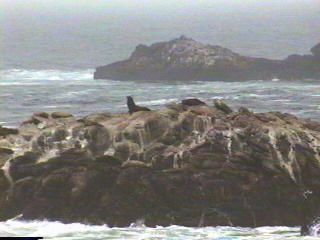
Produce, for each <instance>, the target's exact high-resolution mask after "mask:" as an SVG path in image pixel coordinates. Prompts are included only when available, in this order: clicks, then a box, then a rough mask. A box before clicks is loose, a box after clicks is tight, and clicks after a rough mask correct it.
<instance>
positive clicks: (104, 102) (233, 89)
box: [0, 69, 320, 126]
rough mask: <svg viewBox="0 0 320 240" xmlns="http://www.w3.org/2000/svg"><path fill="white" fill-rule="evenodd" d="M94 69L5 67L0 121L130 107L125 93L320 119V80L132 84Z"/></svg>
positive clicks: (150, 100) (147, 100)
mask: <svg viewBox="0 0 320 240" xmlns="http://www.w3.org/2000/svg"><path fill="white" fill-rule="evenodd" d="M92 73H93V70H82V71H80V70H79V71H69V72H67V71H58V70H42V71H35V70H33V71H30V70H29V71H27V70H17V69H12V70H4V71H1V72H0V74H1V78H0V79H1V80H0V124H3V125H6V126H17V125H19V123H20V122H21V121H23V120H26V119H27V118H28V117H30V115H31V114H32V113H33V112H37V111H46V112H54V111H66V112H70V113H72V114H74V115H75V116H77V117H82V116H85V115H88V114H91V113H100V112H124V111H127V107H126V96H128V95H132V96H134V98H135V100H136V102H137V103H138V104H140V105H146V106H149V107H150V108H152V109H159V108H163V107H164V105H165V103H168V102H179V101H181V100H182V99H185V98H191V97H196V98H199V99H201V100H203V101H205V102H207V103H208V104H212V99H214V98H221V99H224V100H225V101H226V102H227V103H228V104H230V106H231V107H232V108H234V109H235V110H237V108H238V107H240V106H245V107H247V108H249V109H251V110H253V111H255V112H267V111H281V112H288V113H293V114H295V115H297V116H298V117H303V118H310V119H314V120H320V114H319V112H320V84H319V81H295V82H291V81H259V80H257V81H248V82H202V81H198V82H189V83H187V84H186V83H183V82H174V83H170V82H153V83H148V82H132V81H112V80H93V79H92Z"/></svg>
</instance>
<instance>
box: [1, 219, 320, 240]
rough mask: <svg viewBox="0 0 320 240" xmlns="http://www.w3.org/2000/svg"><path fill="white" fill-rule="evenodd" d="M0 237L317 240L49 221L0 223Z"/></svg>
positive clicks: (233, 230) (293, 234)
mask: <svg viewBox="0 0 320 240" xmlns="http://www.w3.org/2000/svg"><path fill="white" fill-rule="evenodd" d="M0 235H1V236H6V237H19V236H25V237H44V239H52V240H58V239H59V240H67V239H68V240H76V239H77V240H87V239H96V240H99V239H133V240H135V239H137V240H138V239H139V240H147V239H157V240H213V239H215V240H222V239H223V240H236V239H237V240H240V239H247V240H258V239H259V240H269V239H274V240H280V239H281V240H283V239H288V238H290V239H292V240H298V239H303V238H305V239H310V240H311V239H317V237H300V229H299V228H298V227H295V228H293V227H260V228H241V227H194V228H192V227H183V226H176V225H172V226H169V227H162V226H157V227H155V228H149V227H146V226H144V225H143V224H138V225H137V224H132V225H131V226H130V227H126V228H109V227H108V226H107V225H102V226H97V225H85V224H81V223H71V224H63V223H61V222H49V221H20V220H16V219H15V220H8V221H5V222H0Z"/></svg>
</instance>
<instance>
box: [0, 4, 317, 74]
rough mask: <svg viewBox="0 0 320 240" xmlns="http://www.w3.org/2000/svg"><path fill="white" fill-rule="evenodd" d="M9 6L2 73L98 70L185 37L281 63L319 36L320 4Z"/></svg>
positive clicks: (4, 15)
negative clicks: (138, 49)
mask: <svg viewBox="0 0 320 240" xmlns="http://www.w3.org/2000/svg"><path fill="white" fill-rule="evenodd" d="M2 1H4V4H3V5H0V10H1V8H2V9H3V12H2V16H1V19H0V21H1V22H0V23H1V24H0V28H1V32H2V34H1V35H0V42H1V45H2V46H1V58H0V61H1V62H0V68H2V69H12V68H17V69H65V70H73V69H89V68H95V67H97V66H100V65H104V64H107V63H111V62H114V61H118V60H122V59H125V58H127V57H128V56H129V55H130V53H131V52H132V50H133V49H134V47H135V46H136V45H138V44H140V43H143V44H151V43H154V42H158V41H167V40H171V39H173V38H176V37H179V36H180V35H181V34H185V35H187V36H188V37H191V38H194V39H195V40H198V41H200V42H203V43H208V44H209V43H210V44H213V45H221V46H224V47H228V48H230V49H232V50H233V51H235V52H239V53H240V54H244V55H249V56H256V57H267V58H273V59H282V58H285V57H286V56H287V55H289V54H293V53H297V54H307V53H309V50H310V48H311V47H312V46H314V45H315V44H316V43H317V42H318V41H319V36H320V30H319V27H318V23H319V22H320V3H319V1H318V0H307V1H294V0H286V1H281V2H279V1H270V0H269V1H263V2H262V3H261V2H260V1H253V0H251V1H250V0H244V1H237V0H231V1H210V0H203V1H200V0H199V1H188V0H185V1H183V0H173V1H169V2H164V1H159V0H156V1H146V0H144V1H142V0H136V1H116V0H113V1H102V0H101V1H97V3H92V2H91V1H80V2H79V3H75V1H45V3H46V4H44V1H40V0H32V1H9V0H2ZM95 2H96V1H95ZM226 2H227V3H226Z"/></svg>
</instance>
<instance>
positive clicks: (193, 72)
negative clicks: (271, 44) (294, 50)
mask: <svg viewBox="0 0 320 240" xmlns="http://www.w3.org/2000/svg"><path fill="white" fill-rule="evenodd" d="M319 46H320V45H319V44H318V45H316V46H315V47H313V48H312V49H311V52H312V54H310V55H303V56H302V55H297V54H295V55H291V56H289V57H288V58H287V59H285V60H269V59H265V58H253V57H246V56H242V55H239V54H237V53H234V52H232V51H231V50H229V49H227V48H223V47H220V46H211V45H204V44H202V43H199V42H196V41H195V40H193V39H191V38H187V37H185V36H181V37H180V38H177V39H174V40H171V41H169V42H159V43H154V44H152V45H151V46H150V47H148V46H146V45H138V46H137V47H136V49H135V50H134V52H133V53H132V54H131V56H130V58H129V59H127V60H124V61H120V62H115V63H111V64H109V65H106V66H101V67H98V68H97V69H96V72H95V73H94V78H95V79H113V80H141V81H143V80H207V81H214V80H219V81H239V80H261V79H262V80H269V79H274V78H278V79H288V80H292V79H298V80H301V79H320V60H319Z"/></svg>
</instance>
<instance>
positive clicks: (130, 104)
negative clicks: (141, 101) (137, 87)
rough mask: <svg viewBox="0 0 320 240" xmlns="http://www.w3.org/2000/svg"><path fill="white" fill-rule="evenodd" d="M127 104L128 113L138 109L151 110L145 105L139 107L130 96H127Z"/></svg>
mask: <svg viewBox="0 0 320 240" xmlns="http://www.w3.org/2000/svg"><path fill="white" fill-rule="evenodd" d="M127 105H128V109H129V114H130V115H131V114H132V113H134V112H139V111H151V110H150V109H149V108H147V107H140V106H137V105H136V104H135V103H134V101H133V98H132V97H131V96H127Z"/></svg>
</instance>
